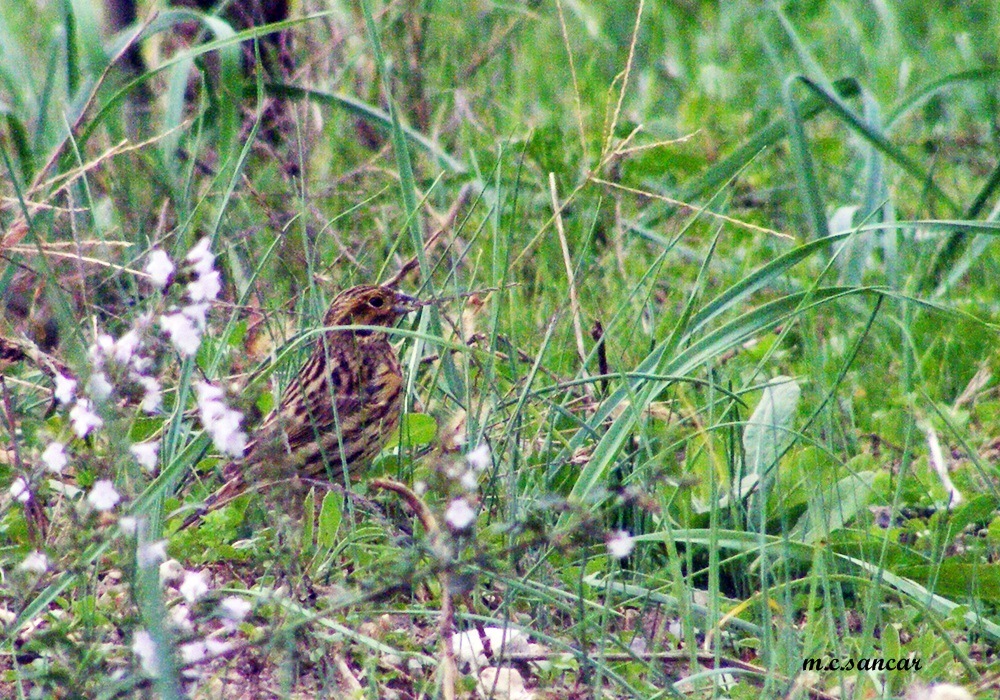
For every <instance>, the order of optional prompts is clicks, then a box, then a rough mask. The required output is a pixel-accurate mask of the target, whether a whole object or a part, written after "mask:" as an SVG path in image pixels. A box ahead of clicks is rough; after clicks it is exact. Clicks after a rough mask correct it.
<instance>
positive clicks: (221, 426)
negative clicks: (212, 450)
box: [195, 382, 247, 457]
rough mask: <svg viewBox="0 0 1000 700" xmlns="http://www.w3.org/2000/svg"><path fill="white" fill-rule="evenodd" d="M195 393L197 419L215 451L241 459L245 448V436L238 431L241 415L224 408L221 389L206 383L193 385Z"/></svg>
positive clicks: (226, 407)
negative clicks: (210, 438)
mask: <svg viewBox="0 0 1000 700" xmlns="http://www.w3.org/2000/svg"><path fill="white" fill-rule="evenodd" d="M195 393H196V395H197V399H198V414H199V418H200V419H201V423H202V425H204V426H205V430H206V431H208V433H209V435H211V436H212V442H213V443H214V444H215V447H216V449H217V450H220V451H221V452H224V453H226V454H228V455H230V456H232V457H242V456H243V451H244V450H245V449H246V446H247V435H246V433H244V432H243V431H242V430H240V422H241V421H242V420H243V416H242V414H240V412H239V411H234V410H233V409H231V408H229V407H228V406H226V405H225V404H224V403H223V402H222V389H220V388H218V387H216V386H213V385H212V384H209V383H208V382H198V383H197V384H195Z"/></svg>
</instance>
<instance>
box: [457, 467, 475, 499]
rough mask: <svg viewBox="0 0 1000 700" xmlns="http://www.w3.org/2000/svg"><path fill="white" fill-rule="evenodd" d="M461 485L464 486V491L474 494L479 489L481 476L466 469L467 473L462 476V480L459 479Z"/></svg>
mask: <svg viewBox="0 0 1000 700" xmlns="http://www.w3.org/2000/svg"><path fill="white" fill-rule="evenodd" d="M459 483H460V484H461V485H462V488H463V489H465V490H466V491H468V492H469V493H472V492H473V491H475V490H476V489H477V488H478V487H479V476H478V475H477V474H476V472H475V470H473V469H466V470H465V473H464V474H462V478H461V479H459Z"/></svg>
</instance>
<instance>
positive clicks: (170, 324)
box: [146, 238, 222, 357]
mask: <svg viewBox="0 0 1000 700" xmlns="http://www.w3.org/2000/svg"><path fill="white" fill-rule="evenodd" d="M210 245H211V240H209V239H208V238H202V239H201V240H200V241H198V244H197V245H195V247H194V248H192V249H191V251H190V252H189V253H188V254H187V257H186V258H185V260H186V261H187V262H188V263H189V264H190V268H191V281H190V282H188V284H187V290H186V291H187V296H188V299H189V300H190V303H189V304H186V305H185V306H183V307H181V308H180V309H174V310H171V311H170V312H169V313H166V314H163V315H161V316H160V327H161V328H162V329H163V330H164V332H165V333H166V334H167V335H168V336H169V337H170V341H171V342H172V343H173V345H174V348H175V349H176V350H177V352H179V353H180V354H181V355H183V356H185V357H190V356H191V355H194V354H195V353H196V352H198V348H199V347H200V346H201V336H202V334H203V333H204V332H205V325H206V319H207V316H208V310H209V308H211V305H212V302H213V301H215V299H216V298H217V297H218V296H219V292H220V291H222V281H221V278H220V276H219V271H218V270H216V269H215V256H214V255H213V254H212V252H211V251H210V250H209V246H210ZM173 271H174V269H173V263H171V262H170V258H168V257H167V255H166V253H164V252H163V251H162V250H154V251H153V252H152V253H151V254H150V256H149V262H148V263H147V264H146V274H147V275H149V278H150V280H151V281H152V282H153V285H154V286H156V287H159V288H161V289H164V288H165V287H166V284H167V281H168V280H169V279H170V277H171V275H172V274H173Z"/></svg>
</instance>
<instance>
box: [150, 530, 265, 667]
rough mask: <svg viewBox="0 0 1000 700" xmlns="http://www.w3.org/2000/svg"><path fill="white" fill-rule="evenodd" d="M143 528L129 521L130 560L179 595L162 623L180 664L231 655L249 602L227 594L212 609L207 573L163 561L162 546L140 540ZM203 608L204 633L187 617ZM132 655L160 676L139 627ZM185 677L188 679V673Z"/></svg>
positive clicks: (156, 657) (157, 653)
mask: <svg viewBox="0 0 1000 700" xmlns="http://www.w3.org/2000/svg"><path fill="white" fill-rule="evenodd" d="M146 530H147V525H146V522H145V521H142V520H140V521H138V522H136V523H135V528H134V530H133V532H134V533H135V534H136V535H137V542H136V562H137V563H138V565H139V567H140V568H141V569H144V570H150V569H153V568H154V567H156V568H157V571H158V576H159V580H160V585H161V586H163V587H165V588H171V589H174V590H175V591H176V594H179V596H177V595H173V596H171V597H172V598H175V599H176V601H177V602H176V603H175V604H174V605H173V606H172V607H171V608H170V610H169V614H168V618H167V619H166V621H165V622H166V628H167V631H168V632H169V634H170V636H178V637H180V638H181V639H182V640H183V643H181V644H178V646H177V651H178V653H179V655H180V659H181V662H182V663H183V664H184V665H185V666H192V665H194V664H198V663H202V662H204V661H208V660H210V659H213V658H215V657H217V656H221V655H223V654H226V653H228V652H229V651H231V650H232V649H233V648H234V645H233V643H232V641H231V637H232V635H233V634H234V633H236V632H237V630H238V628H239V625H240V623H242V622H243V621H244V620H245V619H246V617H247V615H249V614H250V612H251V610H252V609H253V605H252V603H250V602H248V601H247V600H244V599H243V598H241V597H239V596H235V595H229V596H226V597H224V598H222V599H221V600H217V601H216V602H215V603H214V609H212V608H211V606H212V602H211V599H210V594H211V591H212V588H211V585H210V583H209V580H208V575H207V574H206V573H205V572H201V571H189V570H186V569H184V567H183V566H182V565H181V564H180V562H178V561H177V560H175V559H167V553H166V542H164V541H162V540H161V541H157V542H144V541H143V537H144V535H145V532H146ZM206 605H207V606H209V608H208V609H209V610H210V611H211V612H210V615H209V617H208V619H210V620H212V621H213V622H211V623H210V624H212V625H214V627H215V629H212V630H207V629H206V628H205V626H204V624H202V625H199V624H196V622H195V621H194V620H193V619H192V609H193V608H194V607H195V606H202V607H201V608H200V610H202V611H205V610H206V608H205V607H204V606H206ZM132 651H133V653H135V655H136V657H137V658H138V660H139V664H140V666H141V667H142V669H143V671H144V672H145V673H146V675H148V676H152V677H156V676H158V675H159V674H160V672H161V668H160V659H161V658H162V657H163V654H162V652H163V650H161V649H159V648H158V646H157V643H156V640H155V638H154V636H153V635H152V634H150V633H149V632H148V631H147V630H144V629H140V630H137V631H136V632H135V634H134V635H133V638H132ZM185 675H186V676H187V677H193V675H194V674H193V673H186V674H185Z"/></svg>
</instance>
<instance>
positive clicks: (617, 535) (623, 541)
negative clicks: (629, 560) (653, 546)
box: [605, 530, 635, 559]
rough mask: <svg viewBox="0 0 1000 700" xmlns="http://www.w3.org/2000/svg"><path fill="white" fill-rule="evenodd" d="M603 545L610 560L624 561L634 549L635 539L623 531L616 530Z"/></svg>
mask: <svg viewBox="0 0 1000 700" xmlns="http://www.w3.org/2000/svg"><path fill="white" fill-rule="evenodd" d="M605 545H606V546H607V548H608V556H610V557H611V558H612V559H624V558H625V557H627V556H628V555H629V554H631V553H632V550H633V549H634V548H635V539H634V538H633V537H632V535H630V534H629V533H628V532H626V531H625V530H618V531H617V532H614V533H612V534H611V536H610V537H609V538H608V539H607V542H605Z"/></svg>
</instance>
